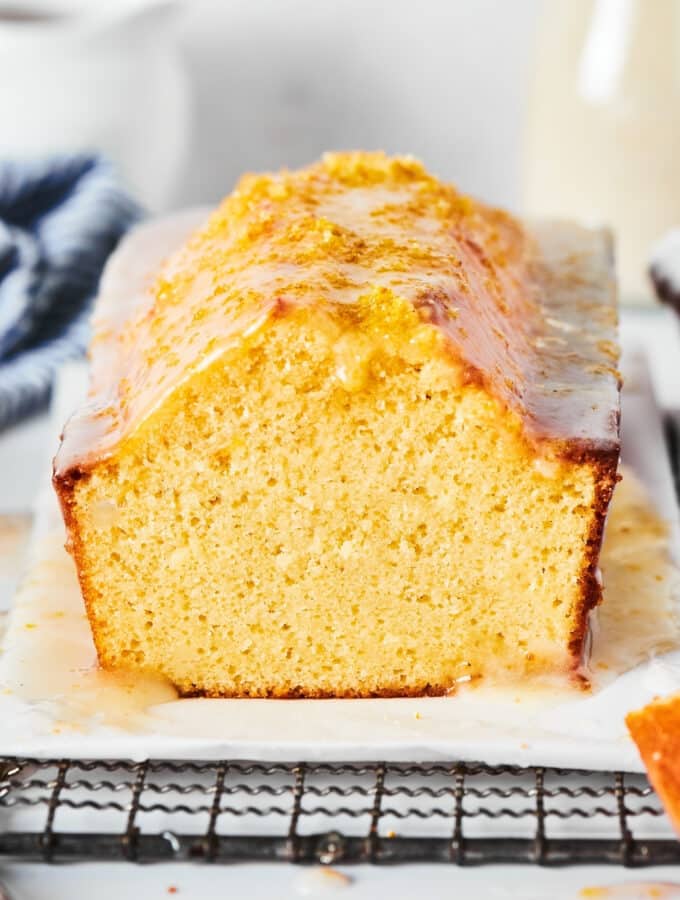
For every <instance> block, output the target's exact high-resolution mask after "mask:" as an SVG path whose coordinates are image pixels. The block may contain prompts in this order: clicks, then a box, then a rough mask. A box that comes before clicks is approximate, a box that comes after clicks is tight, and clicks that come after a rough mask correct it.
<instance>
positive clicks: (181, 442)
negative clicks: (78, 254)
mask: <svg viewBox="0 0 680 900" xmlns="http://www.w3.org/2000/svg"><path fill="white" fill-rule="evenodd" d="M186 227H187V221H186V220H185V221H184V222H181V221H180V222H179V223H173V222H170V223H166V224H163V223H160V224H158V225H153V224H152V225H148V226H145V227H143V228H142V229H141V230H140V231H139V232H137V233H136V234H133V236H132V237H131V238H129V239H128V241H127V243H126V244H125V245H124V246H123V248H122V250H120V251H119V253H118V255H117V257H116V259H114V261H113V262H112V263H111V264H110V266H109V270H108V271H107V273H106V276H105V278H104V281H103V285H102V289H101V297H100V301H99V305H98V312H97V316H96V319H95V335H94V340H93V344H92V350H91V359H92V374H91V386H90V395H89V399H88V401H87V403H86V405H85V406H84V407H83V408H82V409H81V410H80V411H79V412H77V413H76V415H75V416H74V417H73V418H72V419H71V421H70V422H69V423H68V424H67V426H66V428H65V431H64V435H63V442H62V445H61V448H60V450H59V453H58V456H57V458H56V460H55V469H54V484H55V487H56V490H57V492H58V494H59V497H60V500H61V505H62V508H63V513H64V518H65V521H66V526H67V530H68V546H69V548H70V551H71V553H72V554H73V557H74V559H75V562H76V566H77V569H78V575H79V578H80V583H81V585H82V591H83V596H84V598H85V603H86V606H87V613H88V616H89V620H90V622H91V626H92V631H93V635H94V640H95V643H96V647H97V651H98V654H99V660H100V662H101V664H102V665H103V666H105V667H124V668H128V669H129V668H133V669H134V668H136V669H140V670H153V671H156V672H160V673H163V674H164V675H165V676H167V678H169V679H170V680H171V681H172V682H173V683H174V684H175V685H176V686H177V688H178V690H179V691H180V692H181V693H182V694H185V695H207V696H227V697H369V696H406V695H411V696H415V695H425V694H442V693H445V692H448V691H451V690H453V689H455V687H456V685H457V684H459V683H461V682H466V681H470V680H474V679H479V678H487V679H488V678H494V679H495V678H524V677H528V676H532V677H533V676H536V677H537V676H552V675H561V676H575V675H576V674H577V673H578V671H579V666H580V663H581V659H582V654H583V650H584V644H585V641H586V636H587V630H588V629H587V624H588V614H589V612H590V610H592V609H593V607H594V606H595V605H596V604H597V603H598V601H599V600H600V594H601V590H600V584H599V578H598V569H597V563H598V553H599V549H600V542H601V539H602V529H603V524H604V519H605V514H606V511H607V506H608V503H609V500H610V496H611V493H612V489H613V486H614V483H615V481H616V469H617V460H618V454H619V437H618V420H619V396H618V395H619V376H618V373H617V371H616V368H615V366H616V361H617V345H616V309H615V296H614V294H615V292H614V286H613V278H612V253H611V247H610V241H609V238H608V235H607V234H606V233H604V232H601V231H589V230H586V229H583V228H579V227H577V226H575V225H570V224H559V223H548V224H538V225H531V226H525V225H523V224H521V223H520V222H519V221H517V220H515V219H514V218H512V217H511V216H509V215H507V214H506V213H504V212H501V211H499V210H496V209H491V208H489V207H487V206H484V205H482V204H481V203H478V202H476V201H474V200H472V199H470V198H468V197H465V196H462V195H461V194H459V193H458V192H457V191H456V190H455V189H454V188H453V187H451V186H449V185H447V184H443V183H441V182H440V181H438V180H437V179H435V178H433V177H432V176H430V175H429V174H428V173H427V172H426V171H425V169H424V168H423V167H422V166H421V165H420V164H419V163H418V162H416V161H414V160H413V159H411V158H389V157H387V156H385V155H383V154H381V153H338V154H329V155H327V156H325V157H324V159H323V160H322V161H321V162H319V163H317V164H315V165H312V166H309V167H308V168H305V169H301V170H299V171H292V172H290V171H284V172H281V173H279V174H274V175H247V176H245V177H244V178H243V179H242V180H241V181H240V183H239V184H238V186H237V188H236V190H235V191H234V192H233V193H232V194H231V195H230V196H229V197H227V198H226V199H225V200H224V202H223V203H222V204H221V206H220V207H219V208H218V209H217V210H216V211H215V212H214V213H213V214H212V215H211V216H210V217H209V218H208V219H207V221H206V222H205V223H204V224H203V225H202V226H201V227H199V228H198V229H197V230H195V231H193V233H192V234H191V236H189V237H188V239H187V240H186V242H184V244H183V246H181V247H180V248H179V249H175V248H176V247H177V246H178V245H179V243H180V237H179V235H180V234H182V235H183V234H184V231H183V229H186ZM174 241H176V243H173V242H174ZM171 250H172V251H173V252H170V251H171ZM159 256H166V257H167V258H166V259H165V261H164V262H163V263H162V265H159V268H158V272H157V275H156V276H155V280H151V281H149V280H148V276H149V272H150V271H152V270H153V268H154V266H155V265H157V263H158V259H157V257H159Z"/></svg>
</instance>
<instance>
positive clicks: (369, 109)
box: [0, 0, 680, 302]
mask: <svg viewBox="0 0 680 900" xmlns="http://www.w3.org/2000/svg"><path fill="white" fill-rule="evenodd" d="M8 3H9V4H11V5H9V6H8ZM678 61H680V0H108V2H101V0H0V123H2V125H0V158H3V157H8V156H14V157H19V158H21V157H25V156H29V155H35V154H40V153H48V152H59V151H62V152H64V151H66V152H68V151H74V150H76V151H80V150H98V151H102V152H104V153H105V154H107V155H109V156H110V157H111V158H113V159H114V161H115V162H116V163H117V164H118V166H119V170H120V172H121V175H122V176H123V178H124V180H125V182H126V184H127V186H128V187H129V188H130V190H131V191H132V192H133V193H134V194H135V196H136V197H138V198H139V199H140V200H141V201H142V203H143V204H144V205H145V206H146V207H147V208H148V209H149V210H150V211H152V212H159V211H164V210H167V209H171V208H176V207H180V206H186V205H190V204H196V203H213V202H216V201H217V200H219V199H220V198H221V197H222V196H224V195H225V194H226V193H228V192H229V191H230V190H231V189H232V187H233V185H234V182H235V181H236V179H237V178H238V176H239V175H240V174H241V173H242V172H244V171H247V170H261V169H272V168H274V169H275V168H278V167H280V166H283V165H286V166H291V167H294V166H298V165H301V164H304V163H307V162H310V161H312V160H314V159H315V158H317V157H318V156H319V155H320V154H321V153H322V152H323V151H324V150H328V149H348V148H361V149H368V150H370V149H384V150H386V151H388V152H391V153H412V154H414V155H415V156H418V157H420V158H421V159H422V160H423V161H424V162H425V164H426V165H427V166H428V168H429V169H430V170H431V171H432V172H434V173H435V174H437V175H439V176H440V177H442V178H444V179H446V180H450V181H453V182H455V183H456V184H457V185H458V186H459V187H460V188H461V189H462V190H463V191H465V192H469V193H472V194H474V195H477V196H478V197H480V198H482V199H484V200H486V201H488V202H491V203H495V204H498V205H501V206H506V207H509V208H510V209H513V210H515V211H518V212H523V213H528V214H530V215H532V216H562V217H565V218H571V219H577V220H580V221H583V222H585V223H587V224H598V225H599V224H607V225H610V226H612V227H613V229H614V230H615V232H616V234H617V238H618V246H619V248H620V255H619V260H620V273H621V276H622V278H621V283H622V288H623V293H624V295H625V297H626V298H627V299H630V300H632V301H633V302H640V301H643V300H644V299H645V298H646V297H648V295H649V291H648V283H647V276H646V267H647V260H648V258H649V252H650V248H651V247H652V245H653V244H654V242H655V241H657V240H658V238H659V237H660V236H661V235H662V234H663V233H664V232H666V231H667V230H668V229H670V228H671V227H673V226H676V225H678V224H679V223H680V167H678V165H677V162H676V160H677V152H678V148H679V147H680V78H678V72H679V71H680V67H679V66H678Z"/></svg>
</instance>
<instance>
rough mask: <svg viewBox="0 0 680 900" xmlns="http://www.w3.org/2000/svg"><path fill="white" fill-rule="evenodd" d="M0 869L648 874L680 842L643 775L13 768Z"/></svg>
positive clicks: (165, 766)
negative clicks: (182, 866)
mask: <svg viewBox="0 0 680 900" xmlns="http://www.w3.org/2000/svg"><path fill="white" fill-rule="evenodd" d="M0 858H2V859H5V860H7V859H12V858H13V859H18V860H22V861H29V860H34V861H44V862H55V861H67V860H70V861H76V860H90V861H92V860H129V861H136V862H154V861H155V862H160V861H165V862H167V861H171V860H181V861H187V860H195V861H199V860H202V861H205V862H215V863H226V862H235V861H262V862H264V861H268V862H271V861H280V862H295V863H307V862H316V863H321V864H331V863H335V864H337V863H357V862H370V863H405V862H410V863H414V862H441V863H454V864H458V865H479V864H482V863H509V862H522V863H537V864H540V865H564V864H575V863H614V864H620V865H624V866H647V865H660V864H671V863H680V844H679V843H678V842H677V841H676V840H675V839H674V838H673V835H672V831H671V829H670V826H669V824H668V822H667V820H666V818H665V815H664V813H663V811H662V809H661V807H660V805H659V802H658V800H657V798H656V795H655V794H654V792H653V790H652V789H651V787H650V786H649V784H648V782H647V781H646V779H645V778H644V777H643V776H641V775H630V774H624V773H614V774H603V773H595V772H585V771H572V770H564V769H550V768H545V769H542V768H516V767H511V766H496V767H492V766H486V765H481V764H479V765H478V764H471V763H455V764H450V765H449V764H443V763H437V764H431V765H387V764H382V763H371V764H364V765H347V764H337V765H336V764H333V765H331V764H307V763H300V764H297V765H292V764H291V765H288V764H286V765H284V764H268V763H255V762H253V763H248V762H230V761H226V760H225V761H221V762H209V763H198V762H177V763H173V762H167V761H164V762H160V761H149V762H143V763H132V762H125V761H119V760H117V761H92V762H87V761H83V760H31V759H14V758H12V759H3V760H1V761H0Z"/></svg>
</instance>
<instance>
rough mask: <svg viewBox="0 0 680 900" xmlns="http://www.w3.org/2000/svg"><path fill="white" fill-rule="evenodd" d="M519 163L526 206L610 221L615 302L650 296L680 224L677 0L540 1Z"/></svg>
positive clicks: (541, 212) (535, 211) (530, 211)
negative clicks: (656, 257)
mask: <svg viewBox="0 0 680 900" xmlns="http://www.w3.org/2000/svg"><path fill="white" fill-rule="evenodd" d="M524 162H525V172H524V211H525V213H526V214H527V215H529V216H533V217H536V216H541V217H545V216H548V217H560V218H562V217H566V218H570V219H575V220H577V221H581V222H584V223H586V224H607V225H609V226H610V227H611V228H612V229H613V231H614V232H615V236H616V243H617V267H618V273H619V277H620V284H621V296H622V299H623V300H624V301H628V302H641V301H644V300H645V299H649V298H650V297H651V292H650V289H649V283H648V280H647V274H646V269H647V261H648V257H649V251H650V248H651V246H652V244H653V243H654V242H655V241H656V240H657V239H658V238H659V237H660V236H661V235H662V234H663V233H664V232H665V231H667V230H668V229H670V228H672V227H674V226H677V225H680V0H548V2H547V4H546V5H545V8H544V18H543V21H542V23H541V26H540V28H539V34H538V41H537V48H536V64H535V68H534V71H533V73H532V84H531V92H530V99H529V108H528V118H527V134H526V146H525V160H524Z"/></svg>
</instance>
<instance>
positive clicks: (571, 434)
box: [55, 152, 619, 475]
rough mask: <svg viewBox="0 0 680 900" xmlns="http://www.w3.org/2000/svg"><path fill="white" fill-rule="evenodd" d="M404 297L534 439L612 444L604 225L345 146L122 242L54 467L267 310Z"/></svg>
mask: <svg viewBox="0 0 680 900" xmlns="http://www.w3.org/2000/svg"><path fill="white" fill-rule="evenodd" d="M199 221H203V222H204V224H202V226H201V227H198V228H197V230H195V231H193V232H192V233H191V235H190V236H189V237H188V240H186V242H185V243H184V244H183V246H182V243H183V241H184V239H185V237H186V236H187V233H188V232H189V231H191V230H192V229H193V228H194V227H195V226H197V225H198V222H199ZM178 247H179V248H180V249H177V248H178ZM173 251H175V252H173ZM163 260H164V261H163ZM162 261H163V262H162ZM161 262H162V264H161ZM159 266H160V271H158V274H156V276H155V280H154V279H153V273H154V269H156V270H158V267H159ZM396 300H400V301H405V302H407V303H409V304H411V306H412V308H413V309H415V310H416V311H417V312H418V314H419V315H420V317H421V318H422V319H423V320H424V321H426V322H430V323H432V325H434V326H435V327H436V328H437V329H438V330H439V332H440V334H441V335H442V339H443V341H444V343H445V345H446V347H447V348H448V349H450V350H451V351H452V353H453V355H454V356H455V357H456V360H457V365H458V367H459V368H460V366H461V365H462V371H463V376H464V378H466V379H468V380H470V381H477V382H479V383H481V384H483V385H484V386H485V387H486V388H487V389H488V390H489V392H490V393H492V394H493V395H494V396H495V397H496V398H497V399H498V400H499V401H500V402H501V403H502V404H504V405H505V406H507V407H508V408H510V409H511V410H513V411H515V412H516V413H518V414H519V415H520V417H521V419H522V422H523V425H524V428H525V432H526V434H527V436H528V437H529V439H530V440H533V441H535V442H536V443H546V444H547V445H550V449H551V451H552V452H555V453H558V454H562V455H567V456H577V457H584V456H588V455H593V454H595V455H597V454H600V453H603V452H604V453H608V452H612V451H615V450H616V449H617V448H618V393H619V375H618V373H617V371H616V368H615V366H616V362H617V358H618V349H617V345H616V323H617V317H616V306H615V291H614V282H613V276H612V253H611V245H610V240H609V236H608V234H607V233H606V232H604V231H590V230H588V229H584V228H580V227H579V226H576V225H572V224H565V223H541V224H536V225H530V226H526V225H523V224H522V223H521V222H519V221H518V220H517V219H515V218H513V217H512V216H510V215H509V214H507V213H505V212H502V211H500V210H497V209H493V208H491V207H488V206H485V205H484V204H482V203H479V202H477V201H475V200H473V199H471V198H469V197H466V196H464V195H462V194H460V193H458V191H456V189H455V188H454V187H452V186H451V185H448V184H444V183H442V182H440V181H439V180H437V179H436V178H434V177H432V176H431V175H429V174H428V173H427V172H426V170H425V169H424V168H423V166H422V165H421V164H420V163H419V162H417V161H416V160H414V159H412V158H410V157H399V158H390V157H388V156H386V155H384V154H383V153H363V152H348V153H333V154H327V155H326V156H324V157H323V159H322V160H321V161H320V162H318V163H315V164H314V165H311V166H308V167H307V168H304V169H300V170H297V171H282V172H279V173H278V174H266V175H246V176H244V177H243V178H242V179H241V180H240V182H239V183H238V185H237V187H236V189H235V191H234V192H233V193H232V194H230V195H229V196H228V197H227V198H226V199H225V200H224V201H223V202H222V203H221V205H220V206H219V207H218V208H217V209H216V210H215V211H214V212H213V213H212V214H211V215H209V216H208V217H207V221H205V213H204V212H202V211H201V212H189V213H184V214H181V215H179V216H176V217H173V218H172V219H170V220H166V221H161V222H159V223H152V224H150V225H145V226H141V227H140V228H139V229H137V230H136V231H135V232H133V234H132V235H131V236H130V237H128V238H126V239H125V241H124V242H123V245H122V247H121V248H120V249H119V250H118V251H117V253H116V254H114V257H113V258H112V260H111V262H110V263H109V265H108V266H107V270H106V272H105V274H104V277H103V279H102V284H101V287H100V298H99V301H98V304H97V310H96V313H95V318H94V323H93V325H94V337H93V353H92V368H91V380H90V391H89V397H88V400H87V402H86V404H85V405H84V406H83V407H82V408H81V410H79V411H78V412H77V413H76V414H75V415H74V416H73V417H72V419H71V420H70V421H69V423H68V424H67V426H66V429H65V432H64V436H63V441H62V446H61V448H60V451H59V454H58V456H57V459H56V461H55V473H56V474H57V475H60V474H64V473H66V472H67V471H69V470H73V469H75V468H81V469H84V468H86V467H87V465H88V464H90V463H91V462H93V461H95V460H97V459H99V458H102V457H106V456H107V455H109V454H110V453H111V452H113V450H114V449H115V447H116V446H117V445H118V444H119V443H120V441H121V440H122V439H123V438H125V437H126V436H127V435H128V434H130V433H132V432H133V431H134V429H135V428H136V427H137V426H138V425H139V424H140V423H141V422H143V421H144V419H145V418H146V417H147V416H148V415H149V414H150V413H151V412H152V411H153V409H154V408H155V407H156V406H157V405H158V404H159V403H160V402H161V401H162V399H163V398H164V397H165V396H166V395H167V394H168V393H169V392H170V391H172V390H173V388H174V387H175V386H177V385H178V384H179V383H181V382H182V381H183V380H184V379H185V378H187V377H189V376H190V375H191V374H192V373H193V372H194V371H196V370H198V369H200V368H203V367H205V366H206V365H209V364H210V363H211V362H213V361H214V360H215V359H216V358H218V357H219V356H220V355H221V354H222V353H224V352H225V351H226V350H227V349H228V348H229V347H231V346H233V345H234V343H235V342H237V341H239V340H241V339H242V338H243V336H244V335H249V334H252V333H254V332H255V331H256V330H257V329H259V328H260V327H261V326H262V325H264V324H265V323H266V322H267V321H268V320H269V319H271V318H272V317H275V316H277V315H282V314H285V313H286V311H288V310H290V309H293V308H298V307H301V306H303V307H313V308H314V309H318V310H320V311H323V312H325V313H327V314H328V316H330V317H331V318H332V319H333V320H334V321H336V322H337V323H339V325H340V327H341V328H342V327H347V328H352V327H354V328H357V327H358V328H361V327H362V323H364V322H365V320H366V317H367V316H370V315H371V311H372V310H378V311H380V310H383V309H385V308H387V307H388V306H389V304H390V303H394V302H395V301H396ZM383 324H384V326H385V327H386V328H389V327H391V326H390V322H389V319H388V318H386V319H385V321H384V323H383ZM393 327H398V324H397V323H395V324H394V326H393Z"/></svg>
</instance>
